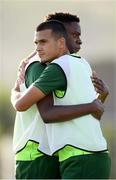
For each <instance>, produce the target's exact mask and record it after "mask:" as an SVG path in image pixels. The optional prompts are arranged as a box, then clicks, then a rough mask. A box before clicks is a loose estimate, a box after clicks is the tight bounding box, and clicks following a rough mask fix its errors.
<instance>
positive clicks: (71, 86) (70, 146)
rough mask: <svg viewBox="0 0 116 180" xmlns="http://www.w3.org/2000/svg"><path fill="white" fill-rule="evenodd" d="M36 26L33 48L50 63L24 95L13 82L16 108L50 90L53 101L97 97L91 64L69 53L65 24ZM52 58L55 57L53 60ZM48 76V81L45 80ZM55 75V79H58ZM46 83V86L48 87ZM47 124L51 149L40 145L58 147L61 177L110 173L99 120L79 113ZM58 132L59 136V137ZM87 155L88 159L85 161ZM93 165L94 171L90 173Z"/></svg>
mask: <svg viewBox="0 0 116 180" xmlns="http://www.w3.org/2000/svg"><path fill="white" fill-rule="evenodd" d="M55 26H56V27H57V28H58V26H60V28H61V29H59V30H60V33H59V32H57V31H56V29H57V28H56V29H54V27H55ZM36 30H37V32H36V35H35V43H36V46H37V49H36V50H37V52H38V54H39V56H40V58H41V62H44V63H45V62H52V63H50V64H49V65H48V66H47V68H46V69H45V70H44V71H43V73H42V74H41V76H40V78H39V79H38V80H37V81H35V83H34V84H33V85H32V86H30V87H29V88H28V89H27V90H26V92H25V93H24V94H23V95H21V93H20V92H19V86H18V83H16V88H15V89H14V90H13V92H12V103H13V104H14V107H15V108H16V109H17V110H19V111H24V110H26V109H28V108H29V107H31V106H32V105H33V104H34V103H36V102H38V101H40V100H41V99H42V98H44V97H45V96H46V95H47V94H49V93H50V92H52V91H54V102H55V104H56V105H70V104H75V102H76V100H78V102H82V103H88V102H89V103H90V102H91V101H92V100H93V99H95V97H96V93H95V91H94V87H93V86H92V82H91V79H90V75H91V69H90V66H89V64H88V63H87V62H86V61H85V60H84V59H82V58H76V57H72V56H70V55H69V51H68V48H67V45H66V42H67V39H66V37H65V35H64V34H66V30H65V28H64V26H63V25H62V24H61V23H60V22H58V21H49V22H45V23H42V24H40V25H39V26H38V27H37V29H36ZM60 56H61V57H60ZM55 58H57V59H56V60H53V59H55ZM53 68H54V69H55V72H57V75H58V72H59V74H60V76H58V77H57V78H54V76H53V74H54V71H53ZM61 69H62V71H63V73H62V78H63V77H64V79H65V82H63V81H61ZM76 75H77V76H76ZM75 77H77V79H78V85H77V84H76V83H75V82H76V78H75ZM48 79H49V84H48V83H46V82H47V80H48ZM54 79H55V80H56V79H57V83H56V82H55V81H54ZM66 80H67V81H66ZM54 82H55V83H54ZM66 82H67V83H66ZM86 84H87V85H86ZM85 85H86V91H85V88H84V87H85ZM47 86H49V88H48V87H47ZM45 87H47V90H46V88H45ZM79 89H80V90H79ZM57 90H58V91H57ZM59 90H60V91H61V92H62V91H63V94H62V97H61V96H60V97H59ZM77 90H78V92H77ZM91 126H92V128H91ZM46 128H47V135H48V142H49V146H50V150H47V149H46V148H45V147H46V144H45V143H44V141H42V142H41V143H40V147H39V149H40V150H42V151H43V152H46V153H48V154H53V153H55V152H56V151H58V155H59V159H60V161H61V166H60V167H61V177H62V178H72V179H73V178H108V177H109V168H110V160H109V157H108V153H107V144H106V141H105V139H104V137H103V136H102V132H101V128H100V124H99V122H98V121H97V120H96V119H95V118H94V117H93V116H91V115H87V116H82V117H80V118H78V119H77V120H76V119H72V121H69V122H68V121H67V122H65V123H52V124H49V125H46ZM93 129H94V130H95V131H96V132H94V131H93ZM60 132H61V133H62V137H61V138H60V139H59V136H60V135H61V133H60ZM67 132H69V134H67ZM73 133H74V136H73ZM58 139H59V140H60V141H59V140H58ZM90 139H91V140H90ZM97 152H98V153H97ZM96 153H97V154H96ZM86 159H88V160H87V161H86ZM78 161H80V165H81V166H80V167H79V168H78V166H77V167H73V163H78ZM94 161H96V162H97V163H98V164H99V163H100V165H101V166H99V167H98V165H97V164H96V163H95V162H94ZM83 162H85V164H86V165H85V167H84V168H82V167H83ZM69 164H70V166H69ZM87 167H88V169H87ZM101 167H102V169H103V172H102V173H101V172H100V168H101ZM75 168H76V169H75ZM80 168H81V171H80ZM92 168H93V170H94V172H93V171H92V172H93V173H90V170H91V169H92ZM72 172H73V173H72ZM82 172H83V173H82ZM88 172H89V173H88Z"/></svg>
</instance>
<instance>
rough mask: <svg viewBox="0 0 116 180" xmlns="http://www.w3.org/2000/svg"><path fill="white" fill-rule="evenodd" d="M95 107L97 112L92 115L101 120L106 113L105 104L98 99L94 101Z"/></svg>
mask: <svg viewBox="0 0 116 180" xmlns="http://www.w3.org/2000/svg"><path fill="white" fill-rule="evenodd" d="M93 107H94V108H95V112H94V113H92V116H93V117H95V118H96V119H98V120H100V119H101V117H102V115H103V113H104V105H103V104H102V103H101V101H100V100H98V99H96V100H94V101H93Z"/></svg>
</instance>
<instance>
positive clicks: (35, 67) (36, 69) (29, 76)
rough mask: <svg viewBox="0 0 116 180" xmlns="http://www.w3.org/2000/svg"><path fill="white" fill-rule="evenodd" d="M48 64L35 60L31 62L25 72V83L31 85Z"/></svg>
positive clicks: (27, 85)
mask: <svg viewBox="0 0 116 180" xmlns="http://www.w3.org/2000/svg"><path fill="white" fill-rule="evenodd" d="M45 67H46V65H45V64H41V63H40V62H33V63H32V64H30V65H29V66H28V68H27V70H26V72H25V84H26V87H29V86H30V85H31V84H32V83H33V82H35V81H36V80H37V79H38V78H39V77H40V75H41V73H42V72H43V70H44V69H45Z"/></svg>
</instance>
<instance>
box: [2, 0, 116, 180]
mask: <svg viewBox="0 0 116 180" xmlns="http://www.w3.org/2000/svg"><path fill="white" fill-rule="evenodd" d="M54 12H69V13H73V14H76V15H78V16H79V17H80V24H81V29H82V35H81V39H82V42H83V44H82V49H81V51H80V55H81V56H83V57H84V58H86V59H87V60H88V61H89V62H90V64H91V65H92V68H93V69H94V70H95V71H96V72H97V74H98V77H101V78H102V79H103V80H104V81H105V82H106V83H107V84H108V86H109V88H110V96H109V98H108V99H107V101H106V112H105V113H104V115H103V118H102V121H101V126H102V129H103V132H104V136H105V137H106V139H107V141H108V146H109V150H110V152H111V158H112V170H111V179H116V171H115V168H116V156H115V152H116V112H115V111H116V96H115V90H116V81H115V75H116V0H0V178H1V179H2V178H4V179H12V178H14V154H13V150H12V136H13V126H14V119H15V111H14V109H13V108H12V105H11V103H10V90H11V88H12V87H13V84H14V82H15V79H16V76H17V68H18V65H19V62H20V60H21V59H22V58H24V57H26V56H27V55H28V54H29V53H31V52H32V51H33V50H34V44H33V35H34V31H35V28H36V26H37V25H38V24H39V23H41V22H42V21H43V20H44V17H45V16H46V15H47V14H48V13H54ZM6 169H7V170H6Z"/></svg>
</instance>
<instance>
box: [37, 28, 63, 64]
mask: <svg viewBox="0 0 116 180" xmlns="http://www.w3.org/2000/svg"><path fill="white" fill-rule="evenodd" d="M34 43H35V45H36V51H37V53H38V55H39V57H40V59H41V62H43V63H45V62H51V61H52V60H53V59H55V58H57V57H58V56H59V52H60V45H59V39H56V38H55V37H54V36H53V33H52V31H51V30H50V29H47V30H42V31H38V32H36V33H35V37H34Z"/></svg>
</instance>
